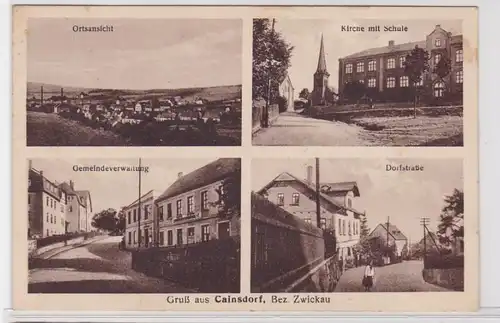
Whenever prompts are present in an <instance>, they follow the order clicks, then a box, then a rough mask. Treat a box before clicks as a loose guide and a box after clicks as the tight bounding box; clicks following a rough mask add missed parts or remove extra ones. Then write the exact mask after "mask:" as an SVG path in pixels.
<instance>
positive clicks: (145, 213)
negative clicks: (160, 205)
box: [144, 205, 149, 220]
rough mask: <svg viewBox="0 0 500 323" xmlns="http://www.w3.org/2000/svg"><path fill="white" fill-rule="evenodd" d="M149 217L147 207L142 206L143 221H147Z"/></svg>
mask: <svg viewBox="0 0 500 323" xmlns="http://www.w3.org/2000/svg"><path fill="white" fill-rule="evenodd" d="M148 217H149V206H148V205H144V220H147V219H148Z"/></svg>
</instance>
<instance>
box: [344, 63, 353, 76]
mask: <svg viewBox="0 0 500 323" xmlns="http://www.w3.org/2000/svg"><path fill="white" fill-rule="evenodd" d="M345 72H346V73H347V74H350V73H352V64H346V66H345Z"/></svg>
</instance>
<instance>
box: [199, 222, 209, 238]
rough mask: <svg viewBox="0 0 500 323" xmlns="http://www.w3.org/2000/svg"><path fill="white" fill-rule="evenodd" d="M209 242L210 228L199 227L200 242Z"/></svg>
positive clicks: (206, 225) (205, 226)
mask: <svg viewBox="0 0 500 323" xmlns="http://www.w3.org/2000/svg"><path fill="white" fill-rule="evenodd" d="M208 240H210V226H209V225H208V224H205V225H202V226H201V241H208Z"/></svg>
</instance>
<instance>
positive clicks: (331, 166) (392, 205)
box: [252, 158, 463, 242]
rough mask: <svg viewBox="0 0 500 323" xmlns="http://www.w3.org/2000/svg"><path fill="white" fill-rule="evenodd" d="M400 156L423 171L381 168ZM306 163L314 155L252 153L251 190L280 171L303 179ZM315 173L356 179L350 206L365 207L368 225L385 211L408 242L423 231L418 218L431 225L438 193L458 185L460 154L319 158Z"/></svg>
mask: <svg viewBox="0 0 500 323" xmlns="http://www.w3.org/2000/svg"><path fill="white" fill-rule="evenodd" d="M402 162H404V163H406V164H409V165H415V164H419V165H422V166H424V171H423V172H387V171H386V164H388V163H390V164H393V165H398V164H400V163H402ZM308 165H311V166H313V167H315V160H314V159H254V160H253V161H252V174H253V176H252V190H254V191H257V190H259V189H261V188H262V187H264V186H265V185H266V184H267V183H269V182H270V181H271V180H272V179H274V178H275V177H276V176H278V175H279V174H280V173H282V172H285V171H286V172H289V173H290V174H292V175H294V176H296V177H298V178H300V179H305V178H306V168H307V166H308ZM257 174H258V176H257ZM320 176H321V180H320V181H321V182H344V181H356V182H357V184H358V187H359V191H360V195H361V196H360V197H358V198H356V199H355V200H354V201H353V207H354V208H355V209H357V210H358V211H361V212H363V211H366V216H367V220H368V225H369V227H370V229H374V228H375V226H376V225H378V224H379V223H385V222H386V221H387V217H390V222H391V223H393V224H394V225H396V226H397V227H398V228H399V229H400V230H401V231H402V232H403V233H404V234H405V235H406V236H407V238H409V239H411V241H413V242H416V241H417V240H420V239H422V237H423V233H422V227H421V226H420V218H421V217H428V218H430V219H431V222H430V225H429V229H430V230H432V231H435V230H436V227H437V224H438V219H439V215H440V213H441V208H442V207H443V205H444V203H443V198H444V197H445V195H449V194H451V193H453V189H455V188H457V189H463V178H462V160H459V159H440V160H431V159H404V160H395V159H393V160H388V159H387V160H386V159H366V158H365V159H359V158H358V159H335V160H334V159H320ZM314 179H315V175H314V174H313V181H314Z"/></svg>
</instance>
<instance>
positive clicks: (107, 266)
mask: <svg viewBox="0 0 500 323" xmlns="http://www.w3.org/2000/svg"><path fill="white" fill-rule="evenodd" d="M27 173H28V198H27V206H28V211H27V214H28V216H27V217H28V221H27V224H28V228H27V232H28V255H27V256H28V264H29V272H27V275H28V292H29V293H66V294H67V293H72V294H73V293H237V292H239V291H240V218H241V216H240V214H241V211H240V199H241V187H240V186H241V177H240V176H241V175H240V174H241V162H240V159H238V158H222V159H217V160H209V159H196V158H193V159H102V158H101V159H71V158H64V159H57V158H45V159H43V158H42V159H31V160H29V161H28V170H27Z"/></svg>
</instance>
